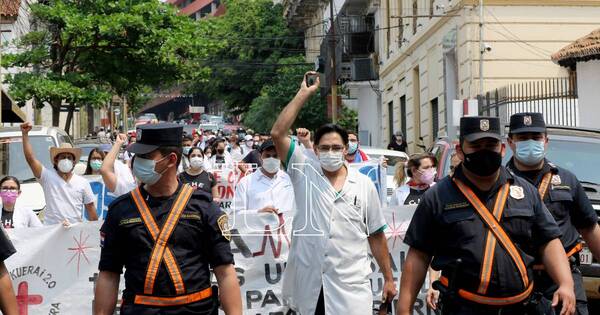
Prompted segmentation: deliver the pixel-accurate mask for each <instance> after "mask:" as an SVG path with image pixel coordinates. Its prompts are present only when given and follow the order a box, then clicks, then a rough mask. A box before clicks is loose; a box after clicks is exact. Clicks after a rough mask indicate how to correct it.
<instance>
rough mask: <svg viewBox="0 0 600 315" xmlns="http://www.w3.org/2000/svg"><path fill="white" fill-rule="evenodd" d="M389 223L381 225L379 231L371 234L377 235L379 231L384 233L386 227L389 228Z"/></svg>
mask: <svg viewBox="0 0 600 315" xmlns="http://www.w3.org/2000/svg"><path fill="white" fill-rule="evenodd" d="M387 226H388V225H387V224H384V225H383V226H382V227H380V228H379V229H377V231H375V232H373V233H371V234H370V235H375V234H379V233H383V231H385V229H387Z"/></svg>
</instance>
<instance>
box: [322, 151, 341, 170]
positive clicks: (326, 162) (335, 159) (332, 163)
mask: <svg viewBox="0 0 600 315" xmlns="http://www.w3.org/2000/svg"><path fill="white" fill-rule="evenodd" d="M319 162H321V167H322V168H323V169H324V170H326V171H328V172H335V171H337V170H339V169H340V168H341V167H342V166H343V165H344V153H343V152H341V151H340V152H323V153H321V154H319Z"/></svg>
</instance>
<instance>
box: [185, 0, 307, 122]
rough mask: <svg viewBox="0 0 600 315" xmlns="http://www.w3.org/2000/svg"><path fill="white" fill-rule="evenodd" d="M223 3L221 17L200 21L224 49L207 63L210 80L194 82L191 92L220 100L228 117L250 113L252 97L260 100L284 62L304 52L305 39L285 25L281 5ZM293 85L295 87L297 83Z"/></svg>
mask: <svg viewBox="0 0 600 315" xmlns="http://www.w3.org/2000/svg"><path fill="white" fill-rule="evenodd" d="M224 3H225V5H226V7H227V13H226V14H225V15H224V16H221V17H218V18H210V19H208V20H206V21H203V22H202V23H205V24H208V25H210V26H211V27H210V31H209V32H208V33H207V34H209V36H210V38H211V39H218V40H220V41H221V43H222V45H221V46H220V47H219V49H217V50H212V51H210V52H209V55H208V56H207V58H206V60H205V65H207V66H209V67H210V68H211V73H210V80H203V78H201V79H196V80H195V81H196V82H197V83H196V85H195V86H193V88H192V90H193V91H198V92H203V93H206V94H208V95H209V96H211V97H213V98H215V99H220V100H223V101H224V102H225V105H226V106H227V109H228V110H229V111H230V112H231V113H233V114H240V113H244V112H246V111H248V110H249V108H250V105H251V104H252V103H253V100H254V99H255V98H257V97H259V96H261V97H263V98H264V94H265V93H264V91H262V90H261V87H263V86H269V85H271V84H274V82H275V81H276V79H277V77H278V76H279V75H280V74H281V73H280V70H281V69H280V68H281V66H277V64H280V63H281V62H280V60H281V59H282V58H287V57H290V56H297V55H299V54H302V53H303V37H302V34H298V33H296V32H294V31H292V30H291V29H290V28H288V27H287V25H286V22H285V19H284V17H283V7H282V5H281V4H273V1H272V0H227V1H224ZM298 62H299V63H304V60H299V59H298ZM288 67H290V68H291V67H298V65H290V66H288ZM293 82H294V86H297V84H296V82H299V81H298V80H295V81H293Z"/></svg>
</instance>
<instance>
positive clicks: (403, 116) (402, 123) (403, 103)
mask: <svg viewBox="0 0 600 315" xmlns="http://www.w3.org/2000/svg"><path fill="white" fill-rule="evenodd" d="M400 130H402V134H403V135H404V137H405V138H404V139H406V95H402V96H401V97H400Z"/></svg>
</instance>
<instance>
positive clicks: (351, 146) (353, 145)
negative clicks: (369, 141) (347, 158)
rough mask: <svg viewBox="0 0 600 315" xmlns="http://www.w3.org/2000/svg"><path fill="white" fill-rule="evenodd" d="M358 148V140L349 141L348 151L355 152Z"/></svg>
mask: <svg viewBox="0 0 600 315" xmlns="http://www.w3.org/2000/svg"><path fill="white" fill-rule="evenodd" d="M356 150H358V142H349V143H348V153H349V154H354V153H356Z"/></svg>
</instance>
